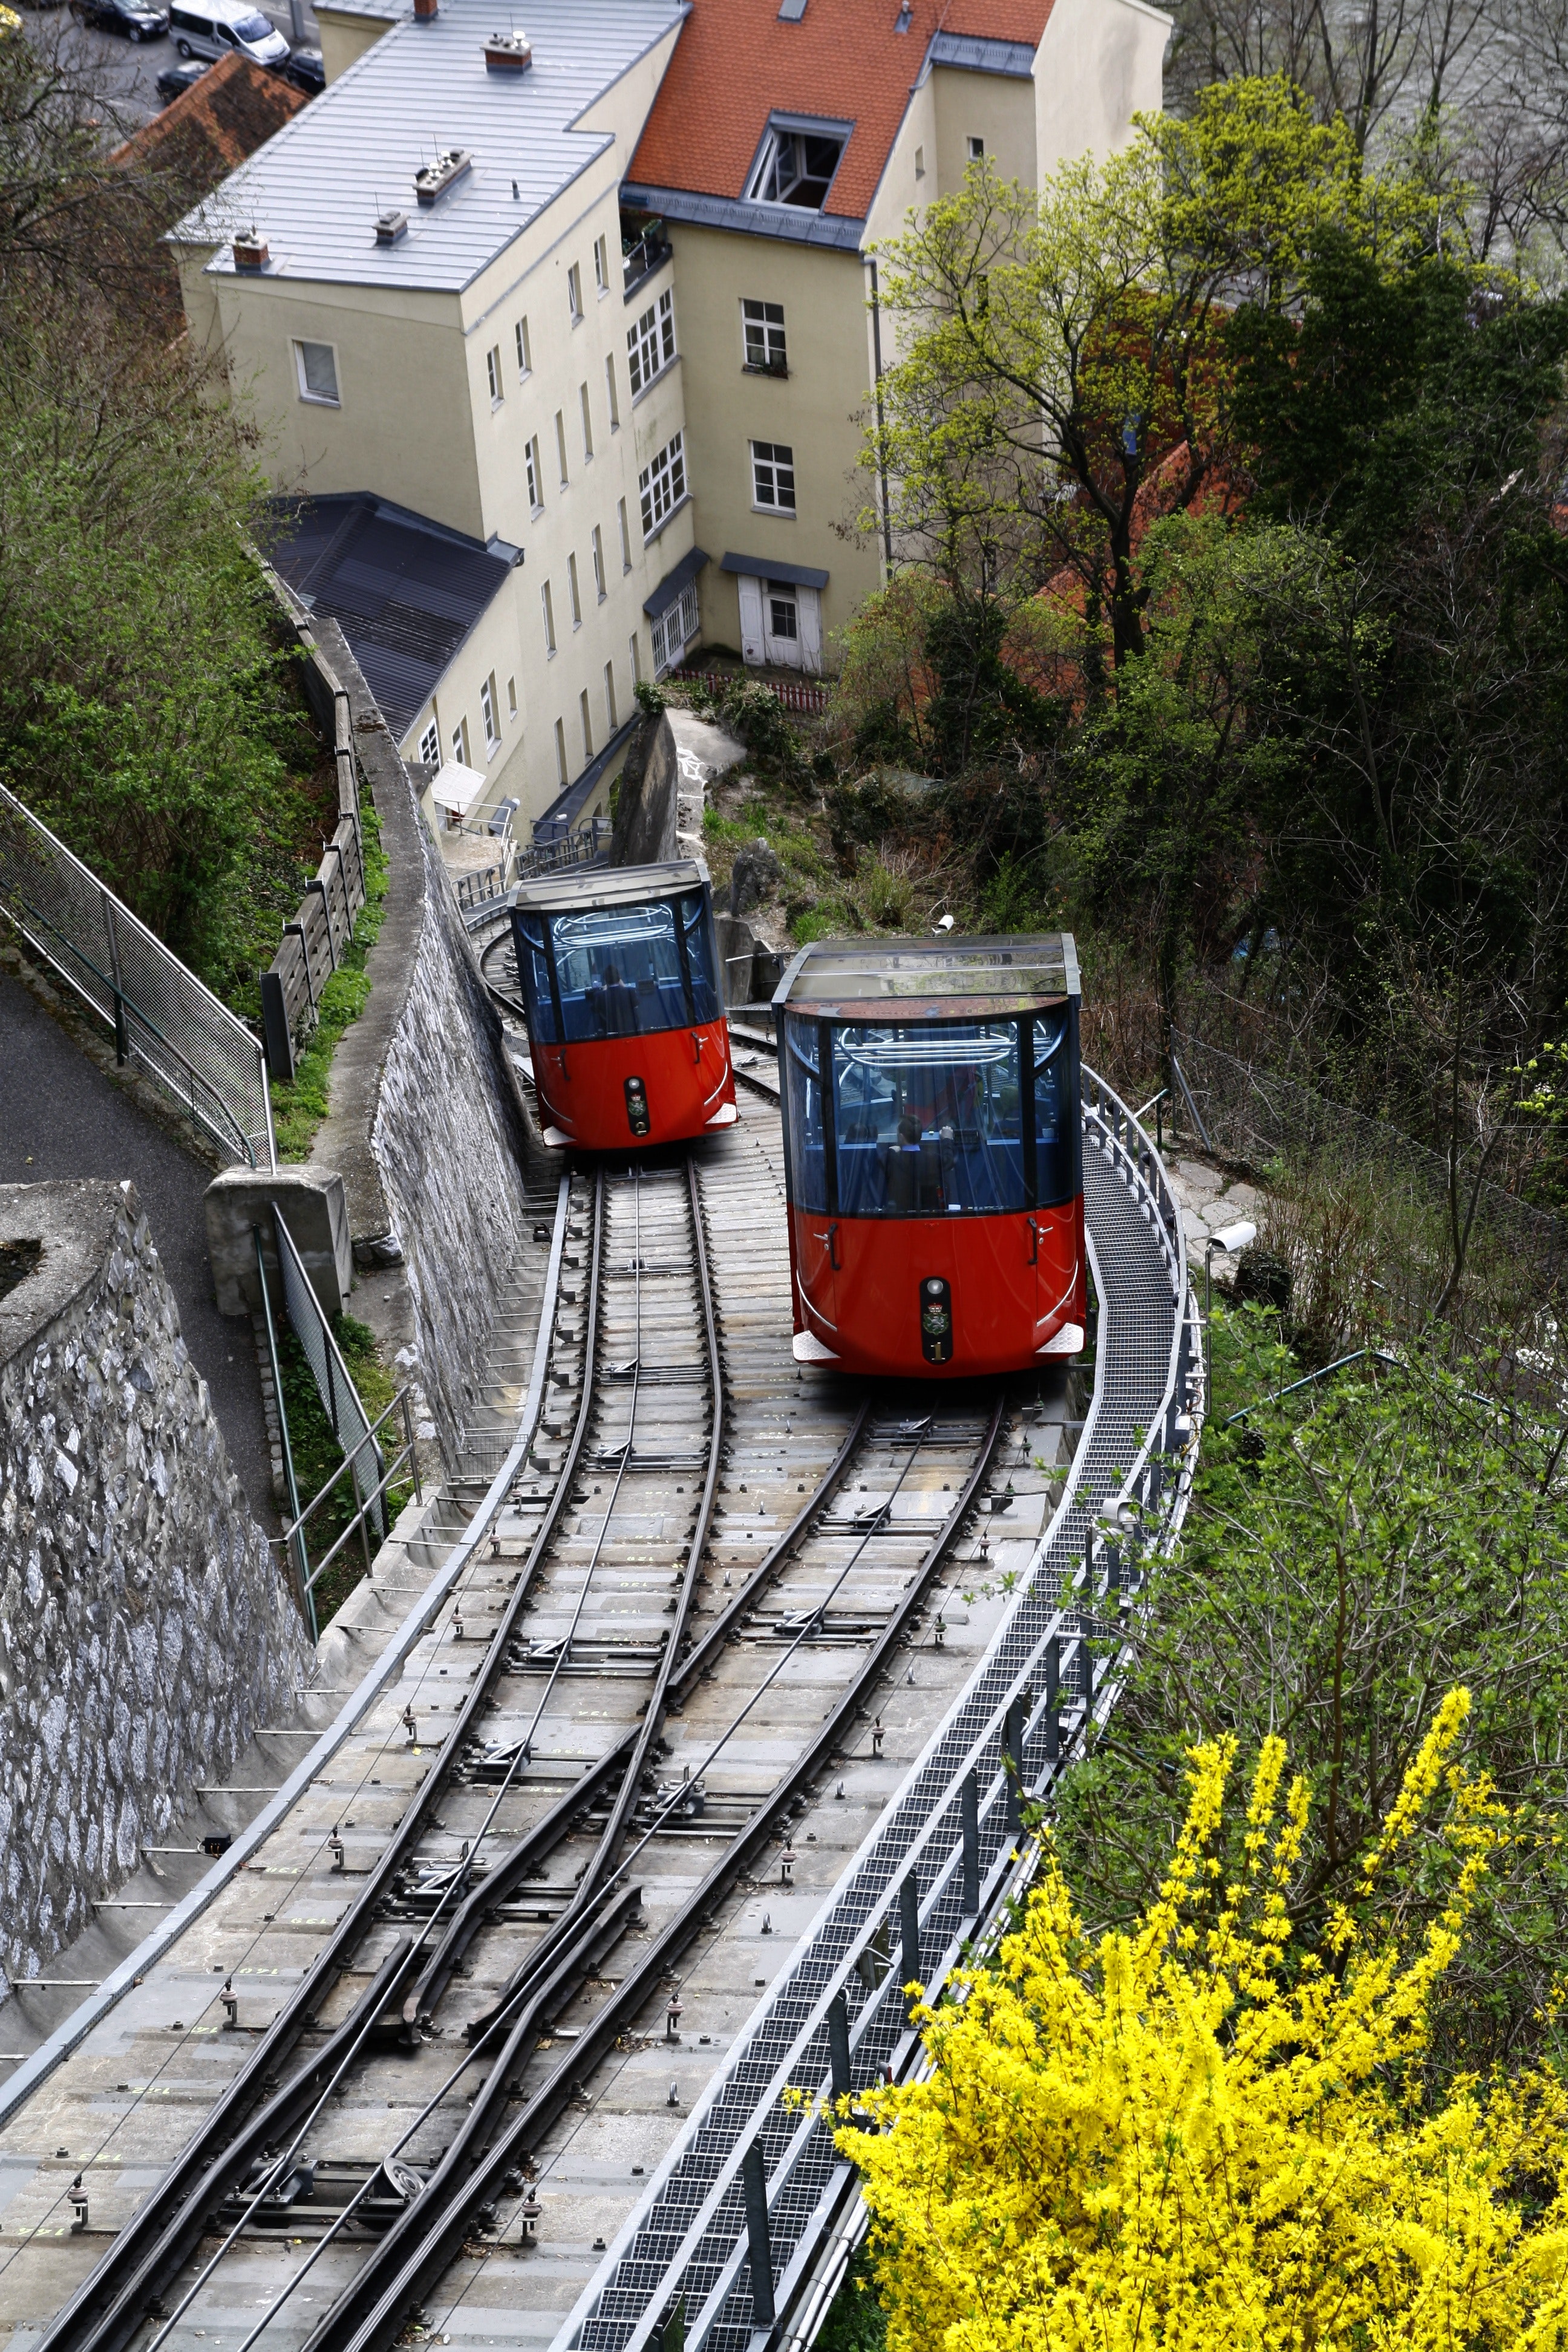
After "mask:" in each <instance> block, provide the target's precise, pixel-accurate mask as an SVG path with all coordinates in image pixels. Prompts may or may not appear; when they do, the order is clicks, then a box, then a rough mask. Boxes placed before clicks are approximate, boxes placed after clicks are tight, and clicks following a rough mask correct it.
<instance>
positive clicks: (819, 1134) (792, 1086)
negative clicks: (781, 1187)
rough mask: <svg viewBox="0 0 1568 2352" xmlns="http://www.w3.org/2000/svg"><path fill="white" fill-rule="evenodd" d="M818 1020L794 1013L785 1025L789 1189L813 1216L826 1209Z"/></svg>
mask: <svg viewBox="0 0 1568 2352" xmlns="http://www.w3.org/2000/svg"><path fill="white" fill-rule="evenodd" d="M818 1035H819V1033H818V1029H817V1024H816V1022H815V1021H808V1020H802V1019H801V1018H800V1016H799V1015H798V1014H795V1013H792V1014H791V1015H790V1017H789V1019H788V1020H787V1021H786V1022H785V1024H784V1039H785V1044H786V1046H787V1059H786V1062H785V1075H784V1100H785V1102H786V1104H787V1106H788V1117H789V1164H790V1192H791V1194H792V1196H793V1198H794V1200H795V1206H796V1207H797V1208H801V1209H805V1210H808V1211H809V1212H810V1213H812V1214H813V1215H825V1214H826V1209H827V1149H826V1139H825V1138H824V1135H823V1131H822V1072H821V1062H820V1050H819V1045H818Z"/></svg>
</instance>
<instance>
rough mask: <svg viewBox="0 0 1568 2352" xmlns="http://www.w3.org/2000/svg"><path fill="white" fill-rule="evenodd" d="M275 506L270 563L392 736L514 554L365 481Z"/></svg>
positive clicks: (410, 719) (415, 709) (408, 723)
mask: <svg viewBox="0 0 1568 2352" xmlns="http://www.w3.org/2000/svg"><path fill="white" fill-rule="evenodd" d="M318 102H319V101H318ZM272 513H273V516H274V519H275V526H276V530H277V533H278V536H277V539H276V541H275V543H274V545H273V546H272V548H271V549H270V554H271V558H272V562H273V564H274V565H275V567H276V568H277V570H278V571H279V572H281V573H282V575H283V578H284V579H285V580H286V581H287V582H288V583H289V587H290V588H292V590H293V591H294V593H295V594H296V596H298V597H299V598H300V601H301V602H302V603H303V604H306V605H308V606H309V607H310V610H311V611H312V612H314V613H325V614H328V615H329V616H330V617H331V619H332V620H334V621H336V623H337V624H338V626H339V627H340V628H341V629H342V633H343V635H344V636H345V637H346V638H347V639H348V642H349V650H350V652H351V653H352V654H353V657H354V659H355V661H357V662H358V664H359V666H360V668H361V669H362V670H363V673H364V681H365V684H366V685H367V686H368V687H369V688H370V690H371V692H372V693H373V694H374V697H375V698H376V700H377V702H378V703H379V704H380V705H381V709H382V711H383V713H384V717H385V719H386V722H387V725H388V726H389V727H390V728H391V730H392V732H393V735H394V737H395V738H396V737H401V736H403V735H405V734H406V733H407V732H408V730H409V728H410V727H412V725H413V724H414V721H415V719H416V718H417V717H418V716H419V712H420V710H421V709H422V708H423V706H424V704H425V702H426V700H427V698H429V696H430V694H431V693H432V692H433V691H434V689H435V688H436V687H437V685H438V684H439V682H440V678H441V675H442V672H443V671H444V670H445V669H446V668H447V666H448V664H449V663H450V661H451V659H452V656H453V655H454V654H455V653H456V652H457V650H458V646H460V645H461V644H462V642H463V640H464V638H465V637H466V636H467V635H468V632H469V630H470V629H471V628H472V627H473V625H474V624H475V622H476V621H477V620H478V619H479V615H480V614H481V613H482V612H483V611H484V609H485V607H486V605H487V604H489V602H490V599H491V598H492V597H493V596H494V595H495V594H496V593H497V592H498V591H499V589H500V586H501V583H502V582H503V581H504V580H505V578H506V575H507V573H508V572H510V569H511V564H510V562H509V560H508V559H507V558H506V557H505V556H502V555H498V554H496V553H494V552H493V551H491V550H489V549H487V548H486V547H484V546H483V545H481V543H480V542H479V540H477V539H467V538H465V537H464V535H463V534H462V532H460V531H456V530H447V529H445V527H444V526H443V525H442V524H440V523H437V522H427V521H426V520H425V518H424V516H423V515H416V514H410V513H409V512H408V511H407V509H406V508H404V507H395V506H389V505H388V504H387V502H386V501H385V500H384V499H375V498H372V497H370V496H368V495H367V494H366V493H364V492H361V491H355V492H352V493H349V494H346V495H336V496H332V497H330V498H318V499H275V500H274V501H273V504H272Z"/></svg>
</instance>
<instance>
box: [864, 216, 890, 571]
mask: <svg viewBox="0 0 1568 2352" xmlns="http://www.w3.org/2000/svg"><path fill="white" fill-rule="evenodd" d="M867 260H868V262H869V264H870V269H871V360H872V365H873V367H874V369H875V371H876V400H877V471H878V472H879V475H880V476H881V478H882V555H883V560H884V562H885V564H886V567H887V572H888V576H889V579H890V578H891V576H892V571H893V526H892V521H891V519H890V518H889V513H888V467H887V463H886V460H885V459H884V457H883V455H882V446H881V436H882V311H881V305H880V303H879V300H878V298H877V257H876V255H875V254H874V253H873V254H868V256H867Z"/></svg>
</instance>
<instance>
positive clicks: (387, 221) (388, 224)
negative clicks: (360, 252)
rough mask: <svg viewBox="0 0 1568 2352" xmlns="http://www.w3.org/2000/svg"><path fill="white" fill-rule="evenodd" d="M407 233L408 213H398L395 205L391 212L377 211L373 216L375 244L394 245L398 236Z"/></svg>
mask: <svg viewBox="0 0 1568 2352" xmlns="http://www.w3.org/2000/svg"><path fill="white" fill-rule="evenodd" d="M407 234H408V215H407V214H406V213H400V212H398V211H397V210H396V208H395V207H394V209H393V210H392V211H391V212H386V213H377V215H376V216H375V241H376V243H377V245H395V244H396V243H397V240H398V238H399V237H400V236H407Z"/></svg>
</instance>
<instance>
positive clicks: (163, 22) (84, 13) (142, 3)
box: [70, 0, 169, 41]
mask: <svg viewBox="0 0 1568 2352" xmlns="http://www.w3.org/2000/svg"><path fill="white" fill-rule="evenodd" d="M70 7H71V15H72V16H74V17H75V18H76V20H77V23H78V24H79V25H99V26H102V27H103V29H104V31H105V32H109V33H123V34H124V35H125V37H126V38H127V40H131V41H161V40H162V39H163V35H164V34H165V33H166V32H167V31H168V29H169V12H168V10H167V9H166V8H156V7H153V6H152V5H149V0H70Z"/></svg>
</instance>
